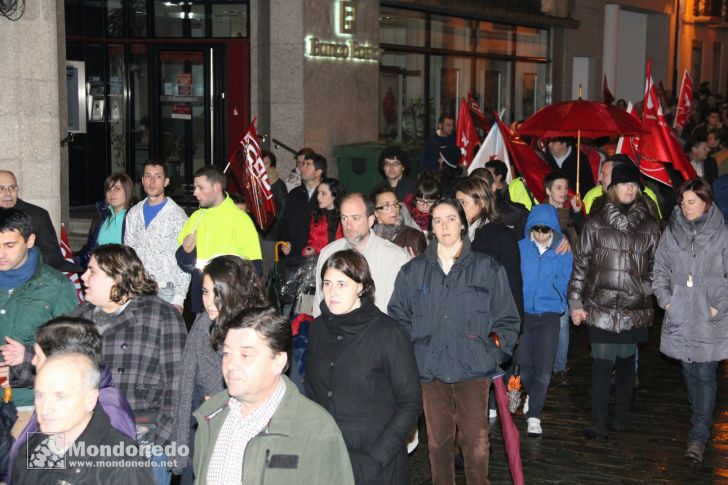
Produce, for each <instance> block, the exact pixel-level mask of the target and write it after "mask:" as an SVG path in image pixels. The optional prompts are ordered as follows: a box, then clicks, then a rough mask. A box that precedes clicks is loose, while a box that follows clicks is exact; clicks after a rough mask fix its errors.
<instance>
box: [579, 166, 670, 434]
mask: <svg viewBox="0 0 728 485" xmlns="http://www.w3.org/2000/svg"><path fill="white" fill-rule="evenodd" d="M640 187H641V183H640V177H639V172H638V171H637V167H635V166H634V165H633V164H629V165H617V166H616V167H614V169H613V171H612V182H611V184H610V185H609V188H608V189H607V202H606V203H605V204H604V207H603V208H602V209H601V210H600V211H599V212H598V213H596V214H592V215H591V216H590V217H589V218H588V219H587V220H586V223H585V224H584V229H583V231H582V233H581V236H580V238H579V244H578V245H577V248H576V251H575V253H574V270H573V272H572V275H571V281H570V282H569V289H568V299H569V307H570V309H571V320H572V321H573V322H574V325H580V324H581V323H583V322H584V323H586V325H587V330H588V338H589V343H590V344H591V351H592V382H591V388H592V398H591V399H592V416H591V426H590V427H588V428H586V429H585V430H584V436H585V437H586V438H588V439H596V440H606V439H607V415H608V409H609V394H610V389H611V381H612V369H614V387H615V391H616V392H615V393H616V400H615V420H614V429H615V431H625V430H627V429H628V428H629V414H630V401H631V399H632V389H633V386H634V376H635V352H636V351H637V344H638V343H639V342H644V341H646V340H647V334H648V330H649V326H650V325H652V321H653V319H654V309H653V300H652V288H651V286H650V281H651V276H652V264H653V262H654V258H655V252H656V250H657V243H658V242H659V240H660V226H659V222H658V221H657V217H656V216H655V214H654V213H653V212H652V211H654V206H653V205H652V204H648V203H647V202H645V199H644V196H643V195H642V192H641V191H640Z"/></svg>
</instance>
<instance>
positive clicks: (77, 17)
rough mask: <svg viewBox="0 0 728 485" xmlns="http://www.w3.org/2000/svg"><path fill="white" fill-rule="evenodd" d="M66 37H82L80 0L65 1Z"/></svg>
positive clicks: (81, 7)
mask: <svg viewBox="0 0 728 485" xmlns="http://www.w3.org/2000/svg"><path fill="white" fill-rule="evenodd" d="M64 17H65V19H66V35H83V30H82V29H83V27H82V25H83V24H82V22H81V21H82V19H83V6H82V4H81V0H66V1H65V15H64Z"/></svg>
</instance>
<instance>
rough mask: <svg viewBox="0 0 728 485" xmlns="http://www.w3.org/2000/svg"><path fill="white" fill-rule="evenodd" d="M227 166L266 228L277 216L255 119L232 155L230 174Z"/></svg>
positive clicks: (259, 225) (229, 163) (255, 215)
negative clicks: (256, 131)
mask: <svg viewBox="0 0 728 485" xmlns="http://www.w3.org/2000/svg"><path fill="white" fill-rule="evenodd" d="M228 169H231V171H232V175H233V179H234V180H235V182H236V183H237V185H238V186H239V187H240V188H241V189H242V190H243V193H244V195H245V200H246V201H247V203H248V207H249V208H250V211H251V212H252V214H253V218H254V219H255V222H256V223H257V224H258V227H260V229H261V230H263V231H265V230H266V229H268V226H270V225H271V223H272V222H273V219H274V218H275V216H276V204H275V200H274V199H273V191H272V190H271V187H270V180H269V179H268V172H267V171H266V169H265V164H264V163H263V157H262V155H261V152H260V145H259V144H258V135H257V134H256V133H255V119H253V121H251V122H250V126H249V127H248V131H246V132H245V135H243V139H242V140H240V144H239V145H238V148H237V150H235V152H233V154H232V155H231V156H230V160H229V161H228V164H227V167H225V170H224V172H225V173H227V171H228Z"/></svg>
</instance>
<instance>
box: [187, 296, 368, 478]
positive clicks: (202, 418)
mask: <svg viewBox="0 0 728 485" xmlns="http://www.w3.org/2000/svg"><path fill="white" fill-rule="evenodd" d="M216 343H217V345H218V347H219V348H221V349H222V373H223V377H224V379H225V383H226V384H227V390H225V391H222V392H220V393H218V394H216V395H215V396H213V397H211V398H210V399H208V400H207V401H206V402H205V403H204V404H203V405H202V406H201V407H200V408H199V409H198V410H197V411H195V413H194V416H195V418H196V419H197V423H198V427H197V432H196V434H195V455H194V459H193V465H194V471H195V483H196V484H198V485H203V484H209V485H217V484H223V483H242V484H243V485H246V484H255V485H258V484H261V485H263V484H270V485H278V484H281V483H298V484H302V485H305V484H312V485H313V484H329V483H330V484H337V485H353V484H354V475H353V472H352V469H351V462H350V461H349V454H348V452H347V451H346V445H345V444H344V439H343V437H342V436H341V431H339V428H338V427H337V426H336V423H335V422H334V420H333V418H332V417H331V416H330V415H329V414H328V413H327V412H326V411H325V410H324V409H323V408H322V407H320V406H319V405H318V404H315V403H313V402H312V401H310V400H308V399H307V398H305V397H303V396H301V395H300V394H299V393H298V389H297V388H296V386H295V384H293V382H292V381H291V380H289V379H288V378H287V377H286V376H284V375H283V373H284V372H285V370H286V369H287V367H288V363H289V353H290V347H291V329H290V325H289V324H288V322H287V321H286V320H284V319H282V318H281V317H280V316H279V315H278V313H277V312H276V311H275V310H273V309H272V308H250V309H248V310H245V311H244V312H242V313H240V314H239V315H237V316H236V317H234V318H232V319H230V320H228V321H227V322H226V323H225V324H224V326H223V328H222V329H221V331H220V332H219V333H218V335H217V338H216Z"/></svg>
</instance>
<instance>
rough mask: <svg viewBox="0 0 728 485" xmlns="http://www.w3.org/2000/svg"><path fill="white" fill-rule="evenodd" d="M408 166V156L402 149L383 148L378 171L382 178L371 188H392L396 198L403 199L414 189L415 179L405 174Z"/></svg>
mask: <svg viewBox="0 0 728 485" xmlns="http://www.w3.org/2000/svg"><path fill="white" fill-rule="evenodd" d="M409 168H410V163H409V158H407V155H406V154H405V153H404V150H402V149H401V148H400V147H397V146H391V147H387V148H385V149H384V150H382V153H381V154H380V155H379V173H380V174H381V175H382V177H384V180H383V181H382V182H380V183H379V184H377V185H375V186H374V189H373V190H377V189H380V188H388V189H392V190H394V193H395V194H397V199H399V200H404V199H405V198H406V197H407V196H408V195H412V194H413V193H414V191H415V181H414V180H412V178H410V177H408V176H407V174H408V173H409Z"/></svg>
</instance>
